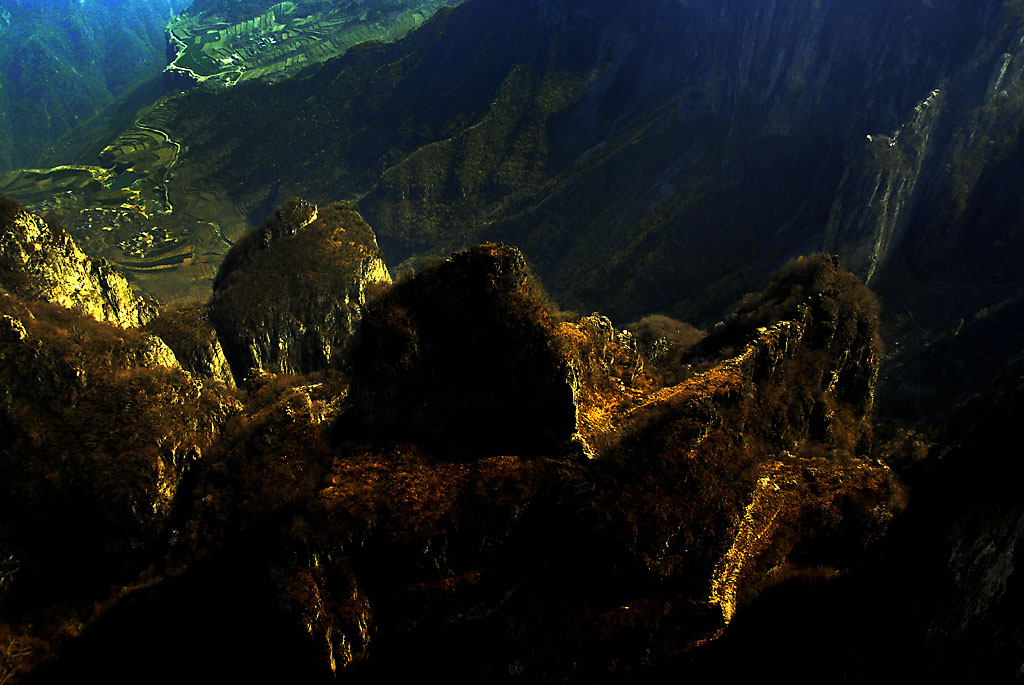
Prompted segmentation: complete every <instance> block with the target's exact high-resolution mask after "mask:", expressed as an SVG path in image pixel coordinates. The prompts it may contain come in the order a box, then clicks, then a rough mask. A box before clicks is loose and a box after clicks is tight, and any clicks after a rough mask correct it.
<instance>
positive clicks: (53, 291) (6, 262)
mask: <svg viewBox="0 0 1024 685" xmlns="http://www.w3.org/2000/svg"><path fill="white" fill-rule="evenodd" d="M0 203H2V206H0V258H2V260H3V261H2V262H0V286H2V287H3V288H4V289H6V290H7V291H8V292H12V293H15V294H17V295H19V296H21V297H23V298H25V299H28V300H42V301H43V302H52V303H53V304H57V305H60V306H62V307H69V308H73V309H77V310H78V311H80V312H82V313H84V314H86V315H87V316H91V317H93V318H94V319H96V320H97V321H109V322H110V323H113V324H115V325H117V326H120V327H122V328H131V327H137V326H143V325H145V324H146V323H148V322H149V321H151V320H152V319H153V318H154V317H155V316H156V308H155V307H154V306H153V304H152V303H150V302H148V301H146V300H145V299H144V298H143V297H141V296H139V295H138V294H136V293H135V292H134V291H133V290H132V288H131V286H130V285H129V284H128V281H127V280H125V278H124V276H122V275H121V273H120V272H119V271H117V270H116V269H115V268H114V267H112V266H111V265H110V264H108V263H107V262H106V260H101V259H95V258H93V257H89V256H88V255H86V254H85V253H84V252H82V250H81V249H79V247H78V246H77V245H76V244H75V241H74V240H73V239H72V238H71V236H70V235H68V234H67V232H66V231H64V230H63V229H62V228H60V227H59V226H54V225H52V224H50V223H48V222H47V221H46V220H44V219H42V218H40V217H38V216H36V215H34V214H31V213H29V212H27V211H25V210H24V209H22V208H21V207H19V206H18V205H17V204H15V203H13V202H12V201H10V200H8V199H6V198H2V197H0Z"/></svg>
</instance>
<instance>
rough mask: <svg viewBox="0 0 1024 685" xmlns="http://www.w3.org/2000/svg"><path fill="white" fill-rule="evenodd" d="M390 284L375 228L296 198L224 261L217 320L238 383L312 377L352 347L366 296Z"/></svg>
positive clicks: (214, 306) (346, 209)
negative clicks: (272, 376)
mask: <svg viewBox="0 0 1024 685" xmlns="http://www.w3.org/2000/svg"><path fill="white" fill-rule="evenodd" d="M390 283H391V276H390V274H389V273H388V270H387V267H386V266H385V265H384V262H383V260H382V259H381V257H380V253H379V251H378V249H377V242H376V239H375V238H374V235H373V231H372V230H371V229H370V227H369V226H368V225H367V224H366V222H364V221H363V220H362V217H360V216H359V213H358V212H356V211H355V209H354V208H353V207H352V206H351V205H348V204H338V205H331V206H326V207H317V206H316V205H313V204H309V203H306V202H303V201H301V200H295V201H292V202H291V203H289V204H287V205H285V206H284V207H282V208H281V209H279V210H278V211H277V212H276V213H275V214H274V215H273V216H272V217H271V218H270V219H268V220H267V222H266V224H264V226H263V227H262V228H261V229H259V230H257V231H254V232H253V233H250V234H248V235H247V236H246V237H245V238H244V239H243V240H241V241H239V243H238V244H237V245H236V246H235V247H234V248H232V250H231V252H229V253H228V255H227V256H226V257H225V259H224V263H223V264H222V265H221V268H220V271H219V272H218V274H217V279H216V281H215V282H214V295H213V299H212V300H211V302H210V320H211V321H212V322H213V324H214V326H215V327H216V329H217V335H218V338H219V339H220V341H221V344H222V345H223V347H224V353H225V355H226V356H227V359H228V362H230V364H231V368H232V370H233V372H234V376H235V379H236V381H239V382H241V381H244V380H246V379H249V378H252V377H254V376H255V375H258V374H260V373H263V372H265V371H269V372H274V373H285V374H303V373H310V372H312V371H318V370H322V369H325V368H327V366H328V365H329V364H330V363H331V362H332V360H333V359H334V357H335V356H336V354H337V353H338V352H339V351H340V350H342V349H343V348H344V347H345V345H346V344H347V341H348V340H349V338H350V337H351V336H352V334H353V333H354V332H355V329H356V325H357V324H358V322H359V319H360V317H361V316H362V310H363V306H364V305H365V304H366V297H367V294H368V292H369V291H371V290H373V289H374V288H378V289H379V288H382V287H385V286H387V285H389V284H390Z"/></svg>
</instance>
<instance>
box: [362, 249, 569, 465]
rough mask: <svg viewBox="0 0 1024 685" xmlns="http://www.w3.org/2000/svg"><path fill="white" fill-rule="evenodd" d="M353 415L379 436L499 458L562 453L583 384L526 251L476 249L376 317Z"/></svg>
mask: <svg viewBox="0 0 1024 685" xmlns="http://www.w3.org/2000/svg"><path fill="white" fill-rule="evenodd" d="M351 365H352V392H351V396H352V405H353V413H354V415H355V416H356V418H357V420H358V421H359V422H360V423H362V424H364V425H366V426H369V427H372V428H373V429H374V430H385V431H389V432H393V433H394V434H398V435H407V436H414V437H416V438H417V439H422V440H426V441H428V442H440V443H443V444H445V445H449V446H458V447H461V448H466V449H470V450H473V451H482V452H489V453H491V454H501V453H505V454H537V453H545V452H547V453H560V452H562V451H564V450H565V448H566V447H567V446H568V444H569V441H570V439H571V438H572V436H573V434H574V433H575V431H576V410H577V405H576V391H577V388H578V378H576V377H575V375H574V374H573V372H572V370H571V368H570V365H569V364H568V363H567V360H566V359H565V357H564V355H563V352H562V350H561V343H560V340H559V336H558V334H557V331H556V325H555V322H554V320H553V319H552V318H551V315H550V314H549V313H548V312H547V311H546V310H545V309H544V306H543V304H542V301H541V298H540V296H539V291H538V289H537V287H536V285H535V284H534V282H533V280H532V279H531V277H530V274H529V271H528V270H527V268H526V260H525V259H524V258H523V255H522V253H520V252H519V250H517V249H515V248H512V247H507V246H505V245H499V244H487V245H481V246H479V247H474V248H470V249H468V250H465V251H463V252H459V253H457V254H455V255H453V256H452V257H451V258H449V259H448V260H446V261H445V262H443V263H441V264H439V265H437V266H435V267H433V268H430V269H427V270H424V271H422V272H421V273H419V274H417V275H416V276H415V277H414V278H412V279H411V280H409V281H407V282H403V283H399V284H398V285H396V286H395V287H394V288H392V289H391V290H390V291H389V292H388V293H386V294H385V295H384V296H382V297H381V298H380V299H379V300H378V301H376V302H374V303H373V304H372V305H371V306H370V308H369V309H368V310H367V313H366V316H365V318H364V319H363V326H362V331H361V333H360V336H359V338H358V341H357V342H356V345H355V347H354V349H353V351H352V361H351Z"/></svg>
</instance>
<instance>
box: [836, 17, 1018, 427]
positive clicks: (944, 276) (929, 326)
mask: <svg viewBox="0 0 1024 685" xmlns="http://www.w3.org/2000/svg"><path fill="white" fill-rule="evenodd" d="M975 12H976V23H977V24H978V25H980V26H981V27H982V28H983V30H984V35H985V38H984V39H983V40H979V41H978V42H977V43H976V44H975V45H974V46H973V47H972V49H971V50H970V51H969V52H968V53H967V54H966V55H965V56H964V58H963V59H962V60H960V61H959V62H958V63H955V64H953V65H951V68H950V69H949V70H947V72H946V74H945V75H944V76H943V78H942V79H941V80H939V81H936V82H935V83H934V88H935V90H933V91H932V93H931V94H930V95H928V97H927V98H924V99H923V100H922V101H921V103H920V104H919V105H918V106H917V107H916V108H915V109H914V110H913V111H911V112H909V113H908V115H907V118H906V120H905V121H904V122H903V123H902V124H901V125H900V126H899V127H898V128H895V129H892V130H891V131H888V132H884V133H883V131H884V130H883V131H874V132H871V135H868V136H867V140H866V141H863V142H862V150H861V152H860V153H859V154H858V155H857V156H856V158H855V159H854V161H853V162H852V163H851V164H850V165H849V166H848V168H847V170H846V172H845V175H844V178H843V180H842V183H841V184H840V186H839V189H838V191H837V193H836V198H835V202H834V204H833V207H832V212H831V216H830V219H829V223H828V229H827V232H826V240H825V246H826V249H827V250H829V251H834V252H837V253H838V254H840V255H841V256H842V257H843V260H844V263H846V264H847V265H848V266H849V267H850V268H851V269H853V270H855V271H856V272H857V273H859V274H860V275H862V276H863V277H865V278H867V279H868V280H869V282H870V283H871V285H872V286H873V287H875V288H876V289H877V290H878V291H879V292H880V293H881V294H882V295H883V297H884V298H885V301H886V303H887V316H886V318H887V322H888V328H889V330H888V334H889V336H890V338H891V339H892V340H893V341H894V343H896V344H895V345H894V346H893V351H894V353H895V354H894V357H893V359H892V364H891V365H890V367H889V372H888V373H887V375H888V376H889V377H890V380H889V381H888V383H887V388H888V390H889V391H891V392H890V394H892V395H894V396H896V397H894V400H893V402H892V404H891V405H890V406H891V407H892V409H893V411H896V412H897V413H899V414H901V415H909V416H911V417H914V418H918V417H920V416H922V415H929V414H934V413H935V411H936V409H937V406H936V405H938V404H943V403H944V404H945V405H946V410H947V411H948V409H949V408H951V407H952V405H953V403H952V402H950V399H952V398H957V399H963V398H964V397H965V396H966V395H968V394H970V392H972V389H973V388H977V387H982V386H985V385H987V384H989V383H991V382H993V381H994V379H995V377H996V375H997V374H998V372H999V371H1000V369H999V368H998V366H997V365H996V366H993V365H990V364H989V363H988V362H987V358H988V357H989V356H990V355H986V354H979V353H978V352H977V350H978V349H980V348H979V347H977V346H976V345H975V343H964V342H963V341H961V342H957V341H955V340H948V339H947V340H945V341H944V340H943V339H944V338H956V337H957V336H959V335H964V337H965V338H967V337H971V338H978V339H980V338H981V337H982V336H984V335H986V331H990V332H991V331H992V330H993V326H992V325H991V322H992V320H993V317H996V318H998V317H1000V316H1001V314H1000V312H1009V311H1015V310H1016V309H1017V308H1019V306H1020V301H1021V297H1022V296H1024V291H1022V290H1021V285H1020V284H1021V282H1022V281H1021V276H1022V273H1021V267H1020V264H1021V261H1020V254H1021V251H1022V249H1024V242H1022V233H1021V226H1022V221H1024V214H1022V212H1021V208H1020V203H1019V198H1018V192H1017V188H1018V187H1019V184H1020V182H1021V179H1022V176H1021V159H1024V158H1022V157H1021V150H1022V147H1021V135H1020V134H1021V130H1022V125H1024V104H1022V103H1024V82H1022V80H1021V74H1022V73H1024V72H1022V68H1024V66H1022V65H1024V52H1022V48H1021V38H1022V36H1024V23H1022V16H1021V13H1020V8H1019V6H1018V5H1017V4H1016V3H1012V2H1007V3H983V4H981V5H979V6H978V7H977V8H976V10H975ZM886 133H887V134H886ZM1012 318H1013V317H1012V316H1009V317H1003V321H1004V324H1005V327H1004V330H1003V331H1002V332H1001V333H999V334H997V335H995V336H993V338H992V339H991V340H990V342H989V343H988V344H991V345H994V346H995V347H994V348H993V349H996V348H998V349H1000V350H1006V352H1007V353H1008V354H1011V355H1013V354H1016V353H1017V352H1018V351H1019V350H1020V345H1019V342H1020V340H1021V335H1022V332H1021V331H1020V328H1019V326H1017V325H1016V324H1014V323H1012ZM1011 340H1012V341H1016V342H1014V343H1010V342H1009V341H1011ZM896 345H899V347H897V346H896ZM932 345H935V346H936V349H928V348H930V347H931V346H932ZM939 347H943V348H946V349H951V348H952V347H958V348H960V349H962V350H963V351H964V354H963V355H961V358H960V360H959V361H958V362H957V364H958V365H959V366H960V367H962V368H963V369H964V370H963V372H962V373H961V374H960V375H961V378H960V379H955V378H953V377H952V375H949V374H945V373H939V374H934V375H933V374H930V373H929V372H928V371H927V369H926V367H927V363H926V362H925V359H926V358H935V357H936V356H945V357H948V356H949V355H948V354H945V353H941V352H937V349H938V348H939ZM969 350H971V351H969ZM993 355H995V352H993ZM968 369H969V370H968ZM922 374H927V375H928V376H930V377H931V378H933V379H934V381H935V383H933V385H934V386H935V387H932V388H928V387H926V386H927V383H922V382H920V379H921V378H922ZM943 376H946V377H945V378H944V377H943Z"/></svg>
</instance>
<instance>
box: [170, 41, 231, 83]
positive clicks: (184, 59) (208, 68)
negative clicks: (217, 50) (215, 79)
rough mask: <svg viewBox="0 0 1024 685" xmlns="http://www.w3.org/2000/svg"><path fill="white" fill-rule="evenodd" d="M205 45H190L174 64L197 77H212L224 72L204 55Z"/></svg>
mask: <svg viewBox="0 0 1024 685" xmlns="http://www.w3.org/2000/svg"><path fill="white" fill-rule="evenodd" d="M204 45H205V43H200V44H198V45H190V46H188V47H187V48H186V49H185V52H183V53H181V56H179V57H178V59H177V60H175V62H174V63H175V64H176V65H177V66H179V67H181V68H182V69H188V70H189V71H192V72H194V73H195V74H197V75H199V76H204V77H205V76H213V75H215V74H219V73H221V72H222V71H224V69H223V67H221V65H219V64H217V62H215V61H214V60H213V59H211V58H210V57H209V56H208V55H207V54H206V53H204V52H203V46H204Z"/></svg>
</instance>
